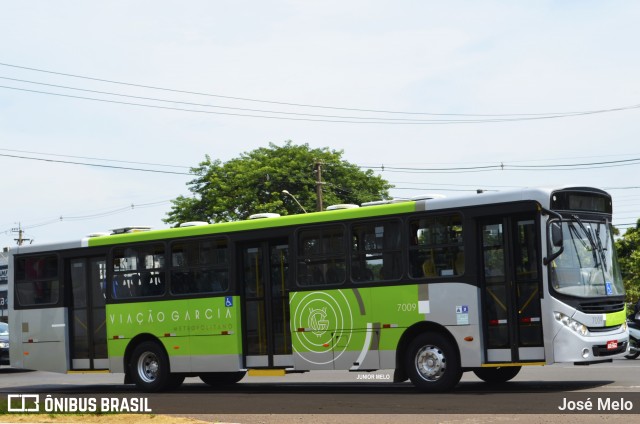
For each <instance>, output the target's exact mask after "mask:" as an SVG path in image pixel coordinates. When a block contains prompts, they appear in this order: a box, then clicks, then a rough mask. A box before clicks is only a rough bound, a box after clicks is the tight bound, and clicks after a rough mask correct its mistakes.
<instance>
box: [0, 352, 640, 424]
mask: <svg viewBox="0 0 640 424" xmlns="http://www.w3.org/2000/svg"><path fill="white" fill-rule="evenodd" d="M391 376H392V371H377V372H374V373H348V372H344V371H316V372H311V373H306V374H291V375H287V376H285V377H245V379H243V380H242V381H241V382H240V383H238V384H236V385H233V386H230V387H227V388H224V389H216V388H211V387H209V386H207V385H205V384H203V383H202V382H200V380H199V379H198V378H188V379H187V380H185V383H184V384H183V385H182V386H181V387H180V388H179V389H178V390H175V391H173V392H171V393H163V394H155V395H148V394H144V393H139V392H138V391H137V390H136V389H135V387H134V386H131V385H124V384H122V381H123V375H122V374H73V375H61V374H54V373H46V372H39V371H24V370H16V369H12V368H8V367H0V392H1V393H3V394H6V395H9V394H40V396H46V395H52V396H53V397H60V398H64V397H74V396H75V397H85V398H86V397H97V398H102V397H119V398H126V399H133V398H145V399H148V404H149V407H150V408H151V409H152V410H153V413H170V414H180V415H187V416H197V417H198V418H203V417H204V418H205V419H208V420H212V421H216V420H220V419H230V420H231V421H233V422H247V423H249V422H271V421H269V420H265V418H264V417H269V416H271V417H281V418H282V417H286V418H287V419H278V420H275V421H273V422H276V421H277V422H284V421H287V420H292V421H290V422H300V421H295V420H294V417H298V416H303V417H305V422H307V421H314V420H313V419H310V418H312V417H316V418H317V419H316V421H315V422H329V421H330V420H329V419H328V418H329V417H330V416H336V415H333V414H341V415H337V416H342V417H345V416H347V415H343V414H349V415H348V416H349V417H351V419H349V420H344V419H343V420H341V422H354V423H355V422H362V423H373V422H391V421H396V419H397V421H402V422H444V421H450V422H466V421H467V420H469V419H470V417H471V418H473V421H472V422H485V421H482V417H488V418H487V419H490V421H495V420H498V421H499V419H498V418H500V417H502V418H506V417H510V418H511V419H515V420H516V421H521V422H555V421H556V420H555V419H554V418H553V417H556V418H557V416H556V415H552V414H559V413H567V412H571V413H572V414H576V413H577V414H576V415H572V416H571V417H574V418H575V420H576V421H572V418H571V417H570V418H569V419H568V420H563V421H564V422H565V423H571V422H592V421H591V420H592V419H594V420H595V421H593V422H600V421H601V420H602V419H603V417H604V418H613V415H612V414H621V413H624V414H628V413H633V414H640V359H639V360H635V361H632V360H619V361H614V362H613V363H610V364H598V365H591V366H587V367H584V366H581V367H577V366H573V365H564V364H555V365H552V366H544V367H525V368H523V370H522V371H521V372H520V374H519V375H518V376H517V377H516V378H515V379H514V380H513V381H511V382H509V383H505V384H502V385H489V384H486V383H484V382H482V381H481V380H479V379H478V378H476V377H475V375H473V373H465V375H464V376H463V378H462V381H461V382H460V384H459V385H458V386H457V387H456V389H455V390H454V391H453V392H451V393H445V394H422V393H418V392H416V390H415V389H414V388H413V386H411V385H410V384H409V383H401V384H393V383H391V382H390V380H388V378H391ZM3 396H4V395H0V400H2V397H3ZM589 402H590V403H589ZM589 405H592V406H591V409H588V408H586V407H587V406H589ZM565 406H566V407H567V408H568V409H562V408H564V407H565ZM574 407H575V408H582V409H579V410H575V409H574V410H571V408H574ZM585 413H587V414H589V415H588V416H587V415H584V414H585ZM247 414H256V415H247ZM270 414H287V415H286V416H282V415H270ZM329 414H332V415H329ZM452 414H453V415H452ZM460 414H464V415H460ZM496 414H502V415H496ZM246 417H254V418H252V419H248V418H246ZM255 417H261V418H255ZM367 417H369V418H367ZM371 417H376V418H374V419H372V418H371ZM381 417H392V418H393V417H395V418H396V419H392V420H391V421H388V420H386V419H383V420H382V421H380V419H381ZM443 417H445V418H446V419H443ZM453 417H462V418H460V419H454V418H453ZM491 417H493V418H491ZM598 417H600V418H598ZM427 418H429V419H427ZM525 418H526V420H525V421H522V419H525ZM434 420H435V421H434ZM460 420H462V421H460ZM531 420H533V421H531Z"/></svg>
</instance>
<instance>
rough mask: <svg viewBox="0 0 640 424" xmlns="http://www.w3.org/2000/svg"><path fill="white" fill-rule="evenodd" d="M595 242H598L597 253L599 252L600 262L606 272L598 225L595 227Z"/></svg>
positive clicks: (605, 261)
mask: <svg viewBox="0 0 640 424" xmlns="http://www.w3.org/2000/svg"><path fill="white" fill-rule="evenodd" d="M595 233H596V241H597V242H598V252H600V260H601V261H602V267H603V268H604V270H605V271H607V257H606V255H605V254H604V251H605V248H604V246H602V241H601V240H600V224H598V226H597V227H596V231H595Z"/></svg>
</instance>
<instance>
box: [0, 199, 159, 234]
mask: <svg viewBox="0 0 640 424" xmlns="http://www.w3.org/2000/svg"><path fill="white" fill-rule="evenodd" d="M170 202H171V200H161V201H157V202H148V203H140V204H134V203H132V204H130V205H128V206H123V207H120V208H116V209H109V210H106V211H103V212H97V213H93V214H87V215H69V216H63V215H60V216H59V217H57V218H51V219H48V220H45V221H42V222H38V223H36V224H31V225H23V226H22V228H23V229H33V228H39V227H44V226H47V225H51V224H57V223H60V222H76V221H87V220H92V219H97V218H103V217H106V216H111V215H116V214H120V213H123V212H127V211H130V210H134V209H146V208H150V207H155V206H159V205H163V204H167V203H170ZM7 231H11V230H5V231H4V232H5V233H6V232H7Z"/></svg>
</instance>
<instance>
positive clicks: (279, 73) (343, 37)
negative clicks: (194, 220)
mask: <svg viewBox="0 0 640 424" xmlns="http://www.w3.org/2000/svg"><path fill="white" fill-rule="evenodd" d="M639 19H640V3H638V2H634V1H608V2H599V1H577V0H576V1H570V0H568V1H544V0H539V1H509V2H507V1H482V2H472V1H455V0H454V1H447V2H442V1H431V0H424V1H418V0H417V1H381V0H366V1H364V0H362V1H360V0H351V1H348V2H345V1H333V0H322V1H316V0H305V1H287V0H274V1H255V0H254V1H242V0H240V1H209V0H206V1H205V0H190V1H189V2H177V1H165V0H153V1H145V0H140V1H133V2H132V1H122V0H112V1H109V2H98V1H68V0H59V1H56V2H50V1H46V0H41V1H21V2H4V4H3V12H2V14H0V169H1V170H2V175H3V178H2V181H3V184H2V193H3V200H4V202H3V205H2V206H1V207H0V244H1V245H2V246H12V245H15V244H16V242H15V241H14V239H15V238H17V236H18V235H17V232H15V231H14V230H15V229H17V228H22V229H23V231H24V234H23V237H24V238H28V239H29V240H30V241H31V240H34V241H35V242H36V243H48V242H60V241H69V240H77V239H80V238H82V237H85V236H86V235H88V234H90V233H95V232H101V231H109V230H111V229H114V228H120V227H126V226H132V225H144V226H151V227H153V228H166V227H167V226H168V225H167V224H164V223H163V222H162V219H163V218H164V217H165V216H166V213H167V212H168V211H169V210H170V208H171V202H170V201H171V199H175V198H176V197H177V196H179V195H187V196H188V195H191V193H190V192H189V190H188V185H187V183H188V182H189V181H190V180H191V179H192V176H190V175H189V168H190V167H193V166H196V165H197V164H198V163H199V162H200V161H202V160H203V159H204V158H205V155H210V156H211V158H213V159H220V160H222V161H227V160H229V159H232V158H235V157H238V156H239V155H240V154H241V153H243V152H247V151H250V150H253V149H256V148H259V147H265V146H268V144H269V143H270V142H271V143H275V144H282V143H284V142H285V141H286V140H292V141H293V142H294V143H296V144H303V143H308V144H309V145H310V146H311V147H312V148H318V147H329V148H330V149H336V150H343V151H344V156H343V158H344V159H345V160H347V161H349V162H352V163H355V164H358V165H361V166H363V167H364V168H363V169H366V168H367V167H372V168H373V169H374V170H376V172H378V173H380V174H381V175H382V176H383V177H384V178H385V179H387V180H388V181H389V182H391V183H392V184H394V185H395V186H396V188H394V189H392V190H391V194H392V195H393V196H395V197H401V198H408V197H412V196H415V195H420V194H425V193H438V194H442V195H446V196H458V195H463V194H473V193H475V190H476V189H485V190H506V189H510V188H518V187H530V186H549V185H553V186H556V185H573V184H575V185H580V186H594V187H599V188H604V189H606V190H607V191H609V192H610V193H611V194H612V195H613V198H614V224H615V225H617V226H619V227H620V228H621V229H624V228H627V227H629V226H631V225H634V224H635V222H636V220H637V219H638V218H640V181H639V177H638V175H639V174H638V171H639V170H640V143H638V140H637V134H639V133H640V79H639V78H638V75H640V55H639V54H637V52H638V50H637V43H638V40H640V26H639V25H637V22H638V21H639ZM381 111H385V112H384V113H383V112H381ZM390 112H393V113H390ZM88 164H89V165H88ZM578 164H582V165H580V166H577V165H578ZM596 164H597V165H596ZM552 165H554V166H555V168H554V167H552ZM382 166H384V171H383V170H381V167H382ZM517 166H520V167H522V166H525V167H528V168H525V169H523V168H516V167H517ZM533 166H535V167H533ZM478 167H490V168H484V169H477V168H478ZM123 168H136V169H138V170H132V169H123ZM394 168H415V169H418V170H422V171H424V170H436V171H437V172H433V171H431V172H415V171H411V172H408V170H406V169H404V170H402V169H394ZM447 168H448V170H447ZM452 168H454V170H453V171H452V170H451V169H452ZM460 168H466V169H465V170H461V169H460ZM469 168H471V169H469ZM473 168H476V169H473ZM550 168H551V169H550ZM139 169H144V170H146V171H140V170H139Z"/></svg>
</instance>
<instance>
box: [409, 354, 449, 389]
mask: <svg viewBox="0 0 640 424" xmlns="http://www.w3.org/2000/svg"><path fill="white" fill-rule="evenodd" d="M446 369H447V359H446V358H445V356H444V353H443V352H442V350H441V349H439V348H438V347H437V346H424V347H423V348H422V349H420V350H419V351H418V353H417V354H416V370H417V371H418V374H420V376H421V377H422V378H424V379H425V380H427V381H437V380H439V379H440V378H441V377H442V376H443V375H444V373H445V370H446Z"/></svg>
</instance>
